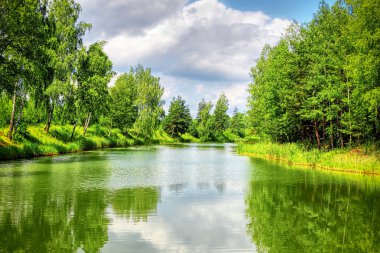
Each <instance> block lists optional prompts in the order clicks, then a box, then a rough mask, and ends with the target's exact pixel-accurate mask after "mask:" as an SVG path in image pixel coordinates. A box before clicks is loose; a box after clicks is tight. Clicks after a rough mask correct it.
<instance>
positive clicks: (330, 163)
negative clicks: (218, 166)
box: [238, 142, 380, 174]
mask: <svg viewBox="0 0 380 253" xmlns="http://www.w3.org/2000/svg"><path fill="white" fill-rule="evenodd" d="M238 152H239V153H241V154H247V155H253V156H257V157H263V158H268V159H275V160H279V161H282V162H284V163H287V164H289V165H301V166H313V167H319V168H325V169H330V170H344V171H350V172H361V173H368V174H372V173H376V174H377V173H380V153H379V152H378V151H376V150H370V149H369V148H367V147H361V148H355V149H348V148H346V149H336V150H331V151H321V150H319V149H311V150H306V149H304V148H303V147H302V146H301V145H299V144H295V143H287V144H278V143H272V142H257V143H254V144H245V143H240V144H239V145H238Z"/></svg>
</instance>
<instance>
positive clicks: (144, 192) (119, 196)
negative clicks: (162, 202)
mask: <svg viewBox="0 0 380 253" xmlns="http://www.w3.org/2000/svg"><path fill="white" fill-rule="evenodd" d="M159 198H160V195H159V191H158V190H157V188H154V187H146V188H141V187H139V188H128V189H122V190H118V191H116V192H115V193H114V194H113V198H112V207H113V209H114V211H115V213H116V214H117V215H119V216H122V217H125V218H127V219H132V220H133V221H134V222H139V221H146V220H147V218H148V215H149V214H150V213H152V212H154V211H155V210H156V207H157V203H158V201H159Z"/></svg>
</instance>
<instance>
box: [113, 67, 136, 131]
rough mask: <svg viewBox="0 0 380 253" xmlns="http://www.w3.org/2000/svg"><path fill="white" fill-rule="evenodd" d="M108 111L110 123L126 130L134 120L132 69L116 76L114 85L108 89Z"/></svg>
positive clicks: (134, 92) (134, 98)
mask: <svg viewBox="0 0 380 253" xmlns="http://www.w3.org/2000/svg"><path fill="white" fill-rule="evenodd" d="M110 95H111V103H110V112H111V120H112V125H113V126H115V127H117V128H119V129H121V130H122V131H123V132H125V133H126V132H127V131H128V129H130V128H131V127H132V126H133V124H134V123H135V121H136V118H137V113H138V111H137V105H136V103H135V100H136V98H137V83H136V78H135V76H134V73H133V71H132V70H131V71H130V72H129V73H125V74H122V75H120V76H119V77H118V79H117V80H116V82H115V85H114V86H113V87H111V89H110Z"/></svg>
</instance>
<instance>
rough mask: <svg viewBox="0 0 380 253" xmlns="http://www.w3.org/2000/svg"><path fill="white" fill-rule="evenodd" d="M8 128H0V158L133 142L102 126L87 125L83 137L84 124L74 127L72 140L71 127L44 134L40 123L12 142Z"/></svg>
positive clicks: (82, 149)
mask: <svg viewBox="0 0 380 253" xmlns="http://www.w3.org/2000/svg"><path fill="white" fill-rule="evenodd" d="M6 133H7V129H0V160H8V159H16V158H30V157H36V156H48V155H57V154H64V153H72V152H79V151H85V150H93V149H100V148H107V147H121V146H130V145H133V144H135V140H133V139H131V138H127V137H126V136H124V135H123V134H122V133H121V132H120V130H119V129H108V128H105V127H101V126H97V125H95V126H93V127H91V128H89V130H88V131H87V134H86V136H84V135H83V127H77V128H76V130H75V134H74V137H73V139H71V134H72V126H69V125H67V126H52V127H51V129H50V132H49V133H46V132H45V130H44V127H43V125H38V126H28V127H27V132H26V133H25V134H24V135H23V136H20V135H16V136H15V140H14V141H11V140H9V138H8V137H7V136H6Z"/></svg>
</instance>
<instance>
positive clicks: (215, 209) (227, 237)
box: [105, 192, 254, 252]
mask: <svg viewBox="0 0 380 253" xmlns="http://www.w3.org/2000/svg"><path fill="white" fill-rule="evenodd" d="M218 196H220V195H215V194H212V193H210V192H209V193H208V194H207V195H205V194H202V193H200V192H197V193H194V192H193V193H192V194H186V196H184V197H183V198H179V197H178V196H172V197H171V198H169V199H167V200H166V201H165V200H163V203H162V204H159V206H158V210H157V216H155V215H154V216H150V217H148V221H147V222H146V223H145V222H141V223H137V224H134V223H131V222H130V221H127V220H123V219H120V218H118V217H117V216H116V215H115V214H113V212H112V211H110V212H109V213H110V216H111V219H112V220H113V222H112V224H110V226H109V233H110V234H109V239H110V242H109V243H110V244H114V243H121V241H125V240H128V238H130V237H131V236H132V235H134V237H136V236H137V237H138V238H139V244H141V245H145V246H142V247H143V248H147V247H148V246H147V245H149V247H150V248H152V249H154V251H156V252H157V251H161V252H216V251H227V250H248V249H250V250H253V247H254V246H253V245H252V244H251V243H250V241H249V238H248V237H247V236H246V222H247V221H246V219H245V216H244V200H243V199H242V196H240V197H237V196H236V195H234V194H233V195H230V196H228V194H227V195H223V197H218ZM105 249H107V246H106V247H105Z"/></svg>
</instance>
